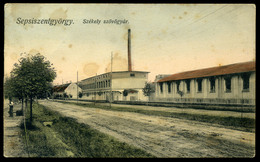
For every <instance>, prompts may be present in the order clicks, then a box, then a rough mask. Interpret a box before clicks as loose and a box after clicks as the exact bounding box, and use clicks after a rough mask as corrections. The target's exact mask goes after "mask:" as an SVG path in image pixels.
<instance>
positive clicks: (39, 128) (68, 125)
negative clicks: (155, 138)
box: [21, 103, 153, 158]
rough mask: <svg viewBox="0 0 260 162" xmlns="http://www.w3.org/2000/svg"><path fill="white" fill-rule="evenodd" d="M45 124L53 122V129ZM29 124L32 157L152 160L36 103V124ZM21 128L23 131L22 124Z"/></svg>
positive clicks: (145, 154) (109, 137)
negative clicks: (145, 158) (139, 158)
mask: <svg viewBox="0 0 260 162" xmlns="http://www.w3.org/2000/svg"><path fill="white" fill-rule="evenodd" d="M26 114H29V113H26ZM28 118H29V117H28ZM43 122H52V125H50V126H44V125H43ZM26 123H27V124H26V125H27V128H28V129H27V134H28V138H29V140H28V144H29V145H28V146H29V147H28V150H29V153H30V156H32V157H89V158H90V157H91V158H93V157H98V158H100V157H101V158H102V157H113V158H114V157H116V158H120V157H124V158H129V157H153V156H152V155H150V154H149V153H147V152H145V151H143V150H141V149H138V148H135V147H134V146H132V145H129V144H127V143H124V142H120V141H118V140H117V139H115V138H114V137H112V136H109V135H106V134H104V133H101V132H99V131H97V130H95V129H93V128H91V127H89V126H88V125H85V124H80V123H78V122H77V121H76V120H75V119H73V118H69V117H64V116H61V115H60V114H59V113H57V112H54V111H51V110H49V109H47V108H46V107H44V106H42V105H38V104H36V103H34V104H33V123H32V124H31V125H30V124H29V123H28V121H27V122H26ZM21 128H24V127H23V124H22V125H21ZM23 136H24V137H25V133H23ZM24 142H26V139H25V138H24Z"/></svg>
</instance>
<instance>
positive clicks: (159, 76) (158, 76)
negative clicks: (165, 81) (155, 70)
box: [154, 74, 171, 82]
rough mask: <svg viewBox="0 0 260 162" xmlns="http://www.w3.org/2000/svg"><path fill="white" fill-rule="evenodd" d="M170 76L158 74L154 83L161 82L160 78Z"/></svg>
mask: <svg viewBox="0 0 260 162" xmlns="http://www.w3.org/2000/svg"><path fill="white" fill-rule="evenodd" d="M170 75H171V74H158V75H156V76H155V79H154V82H157V81H158V80H161V79H162V78H165V77H168V76H170Z"/></svg>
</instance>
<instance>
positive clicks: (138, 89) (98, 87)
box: [79, 71, 149, 101]
mask: <svg viewBox="0 0 260 162" xmlns="http://www.w3.org/2000/svg"><path fill="white" fill-rule="evenodd" d="M148 73H149V72H144V71H115V72H112V73H111V72H109V73H104V74H100V75H97V76H94V77H90V78H87V79H84V80H82V81H80V83H79V85H80V87H81V88H82V93H83V96H82V99H88V100H106V101H110V100H111V99H112V100H113V101H138V100H144V101H146V100H147V99H148V98H147V97H146V96H144V95H143V92H142V89H143V88H144V86H145V83H146V82H147V79H148ZM111 85H112V87H111ZM111 92H112V95H110V94H111Z"/></svg>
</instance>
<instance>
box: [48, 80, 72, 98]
mask: <svg viewBox="0 0 260 162" xmlns="http://www.w3.org/2000/svg"><path fill="white" fill-rule="evenodd" d="M70 84H71V83H67V84H61V85H56V86H53V88H52V92H53V97H54V98H61V97H62V96H63V94H64V93H65V90H66V88H67V87H68V86H69V85H70Z"/></svg>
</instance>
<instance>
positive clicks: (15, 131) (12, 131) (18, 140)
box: [3, 100, 28, 157]
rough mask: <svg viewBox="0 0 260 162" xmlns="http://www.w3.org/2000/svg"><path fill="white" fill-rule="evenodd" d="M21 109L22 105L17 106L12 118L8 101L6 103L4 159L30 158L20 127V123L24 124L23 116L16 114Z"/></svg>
mask: <svg viewBox="0 0 260 162" xmlns="http://www.w3.org/2000/svg"><path fill="white" fill-rule="evenodd" d="M20 109H21V105H20V104H18V105H17V104H15V105H14V109H13V112H14V114H13V117H10V116H9V113H8V111H9V107H8V101H7V100H6V101H5V102H4V116H3V117H4V157H28V154H27V152H26V146H25V144H24V143H23V141H22V137H21V129H20V127H19V126H20V123H21V122H23V116H16V114H15V112H16V111H17V110H20Z"/></svg>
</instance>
